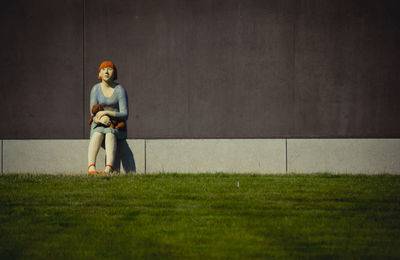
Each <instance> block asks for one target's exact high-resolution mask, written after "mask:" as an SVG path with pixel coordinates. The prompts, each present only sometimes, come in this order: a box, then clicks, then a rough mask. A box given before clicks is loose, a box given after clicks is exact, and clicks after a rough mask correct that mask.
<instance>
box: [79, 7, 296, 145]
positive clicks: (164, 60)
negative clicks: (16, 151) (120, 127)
mask: <svg viewBox="0 0 400 260" xmlns="http://www.w3.org/2000/svg"><path fill="white" fill-rule="evenodd" d="M292 2H293V1H277V0H272V1H261V0H256V1H214V0H206V1H162V0H153V1H147V0H146V1H144V0H136V1H105V0H102V1H98V0H96V1H95V0H87V1H85V3H86V7H85V14H86V16H85V18H86V20H85V21H86V38H85V43H86V56H85V57H86V66H85V75H86V77H85V78H86V81H85V86H86V89H85V93H86V97H85V101H86V104H85V106H86V107H87V111H89V107H88V106H89V104H88V101H89V93H90V88H91V87H92V86H93V85H94V84H95V83H96V81H97V79H96V77H97V69H98V66H99V64H100V63H101V61H103V60H112V61H114V62H115V63H116V64H117V66H119V71H118V73H119V81H120V82H121V84H122V85H123V86H125V88H126V89H127V91H128V95H129V99H130V112H131V115H130V119H129V121H128V136H129V138H200V137H212V138H217V137H224V138H227V137H259V136H263V137H265V136H268V137H274V136H283V135H288V134H290V131H291V129H292V127H291V123H292V116H291V113H292V110H293V108H292V106H291V105H292V103H293V100H292V99H291V98H292V90H291V83H292V80H293V79H292V75H293V72H292V70H293V66H292V58H293V49H294V48H293V23H292V22H293V21H292V18H293V16H292V6H293V4H292ZM105 6H107V8H104V7H105ZM86 116H87V117H88V116H89V112H87V115H86ZM88 132H89V130H88V128H87V130H86V134H87V135H88Z"/></svg>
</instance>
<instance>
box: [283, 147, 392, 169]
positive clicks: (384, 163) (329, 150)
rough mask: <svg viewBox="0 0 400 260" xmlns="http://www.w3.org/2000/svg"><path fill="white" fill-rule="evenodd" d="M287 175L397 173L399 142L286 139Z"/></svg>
mask: <svg viewBox="0 0 400 260" xmlns="http://www.w3.org/2000/svg"><path fill="white" fill-rule="evenodd" d="M287 152H288V172H289V173H313V172H329V173H363V174H373V173H391V174H399V173H400V139H288V140H287Z"/></svg>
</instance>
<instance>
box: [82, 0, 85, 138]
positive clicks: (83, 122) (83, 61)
mask: <svg viewBox="0 0 400 260" xmlns="http://www.w3.org/2000/svg"><path fill="white" fill-rule="evenodd" d="M82 4H83V7H82V138H83V139H84V138H85V125H86V122H85V110H86V109H85V34H86V32H85V0H83V1H82Z"/></svg>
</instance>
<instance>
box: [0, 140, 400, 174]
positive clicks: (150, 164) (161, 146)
mask: <svg viewBox="0 0 400 260" xmlns="http://www.w3.org/2000/svg"><path fill="white" fill-rule="evenodd" d="M0 141H1V142H0V158H1V160H0V169H1V170H2V172H3V173H47V174H53V173H67V174H79V173H87V150H88V145H89V140H0ZM117 154H118V155H117V157H118V158H117V163H116V165H114V166H115V167H116V168H118V167H119V168H120V171H121V172H122V173H124V172H137V173H162V172H176V173H216V172H226V173H261V174H262V173H315V172H329V173H362V174H377V173H391V174H400V160H399V158H400V139H158V140H154V139H152V140H143V139H140V140H137V139H134V140H127V141H125V142H122V143H121V142H120V143H119V144H118V151H117ZM104 162H105V152H104V149H100V152H99V155H98V157H97V168H98V169H99V170H101V169H103V167H104Z"/></svg>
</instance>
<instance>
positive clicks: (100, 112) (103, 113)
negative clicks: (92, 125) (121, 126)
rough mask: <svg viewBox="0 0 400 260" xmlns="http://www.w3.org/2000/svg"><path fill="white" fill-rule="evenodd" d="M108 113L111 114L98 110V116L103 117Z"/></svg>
mask: <svg viewBox="0 0 400 260" xmlns="http://www.w3.org/2000/svg"><path fill="white" fill-rule="evenodd" d="M108 115H109V113H108V111H99V112H97V114H96V117H97V118H102V117H103V116H108Z"/></svg>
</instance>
